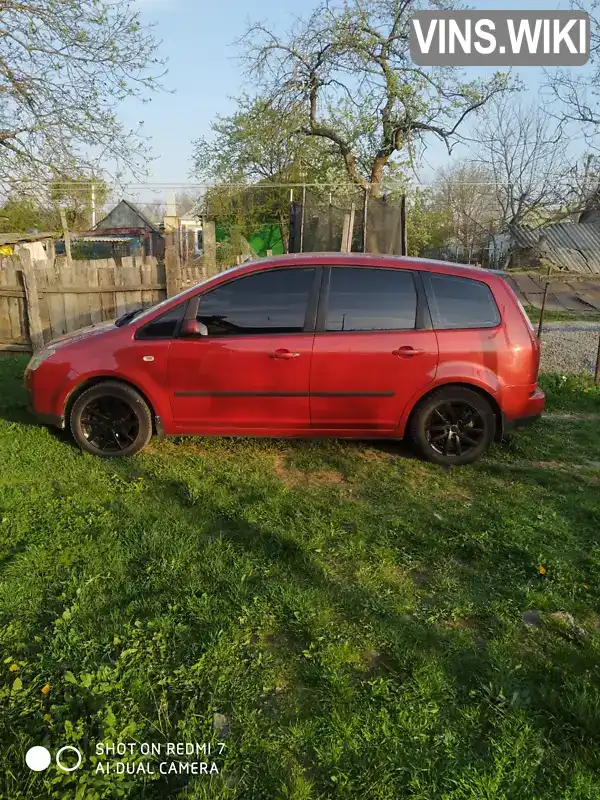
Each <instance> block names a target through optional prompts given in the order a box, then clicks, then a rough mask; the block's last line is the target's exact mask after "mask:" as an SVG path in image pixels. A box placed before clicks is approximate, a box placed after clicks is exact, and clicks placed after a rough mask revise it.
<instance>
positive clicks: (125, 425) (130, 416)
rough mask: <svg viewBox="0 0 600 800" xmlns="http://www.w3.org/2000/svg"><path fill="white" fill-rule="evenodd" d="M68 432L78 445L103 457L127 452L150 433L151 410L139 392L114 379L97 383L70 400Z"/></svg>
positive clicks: (145, 441)
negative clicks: (74, 399) (73, 400)
mask: <svg viewBox="0 0 600 800" xmlns="http://www.w3.org/2000/svg"><path fill="white" fill-rule="evenodd" d="M70 427H71V432H72V433H73V436H74V438H75V440H76V441H77V443H78V444H79V445H80V447H81V448H82V449H83V450H85V451H86V452H88V453H92V454H93V455H97V456H101V457H103V458H118V457H120V456H130V455H133V454H134V453H137V452H139V451H140V450H141V449H142V448H143V447H145V446H146V445H147V444H148V442H149V441H150V438H151V437H152V413H151V411H150V408H149V407H148V404H147V402H146V401H145V399H144V398H143V397H142V395H141V394H139V392H137V391H136V390H135V389H134V388H133V387H131V386H128V385H127V384H123V383H118V382H116V381H105V382H102V383H97V384H95V385H94V386H92V387H91V388H89V389H87V390H86V391H84V392H83V393H82V394H81V395H80V396H79V397H78V398H77V400H76V401H75V403H74V404H73V408H72V409H71V414H70Z"/></svg>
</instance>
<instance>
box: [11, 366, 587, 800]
mask: <svg viewBox="0 0 600 800" xmlns="http://www.w3.org/2000/svg"><path fill="white" fill-rule="evenodd" d="M23 366H24V360H23V359H20V358H10V359H3V360H2V361H0V570H1V572H0V652H2V654H3V655H2V659H0V703H1V713H0V736H1V744H2V747H1V749H0V797H2V798H7V799H8V798H10V800H20V798H30V797H31V798H33V797H35V798H44V800H45V798H67V797H68V798H81V800H95V798H116V797H128V798H134V799H136V800H137V798H151V799H152V800H154V799H156V800H158V798H161V800H162V799H163V798H184V797H185V798H243V799H244V800H248V799H249V800H255V798H256V800H259V799H262V798H265V800H266V799H267V798H268V799H269V800H270V799H271V798H293V799H294V800H309V798H326V797H332V798H333V797H335V798H369V800H372V799H373V800H383V798H386V800H387V799H388V798H389V800H403V799H404V798H406V799H407V800H408V798H410V799H411V800H415V799H418V800H434V799H437V798H442V799H443V800H449V799H450V798H451V799H452V800H467V798H469V799H470V800H509V799H510V800H513V798H514V800H530V799H531V800H533V798H539V799H540V800H542V799H543V800H546V798H561V799H562V800H576V799H577V800H584V798H585V799H589V800H592V799H593V800H597V798H598V797H600V549H599V540H600V470H598V469H597V468H596V467H594V466H593V462H598V461H600V436H599V434H600V420H598V419H585V420H580V421H577V420H572V419H568V418H567V419H562V418H559V419H553V420H552V419H550V420H549V421H547V422H543V423H542V424H540V425H539V426H538V427H537V428H532V429H530V430H529V431H526V432H522V433H518V434H516V435H515V436H514V437H513V439H512V440H511V442H510V443H509V444H507V445H503V446H501V447H500V446H495V447H494V448H492V450H491V451H490V454H489V456H488V457H487V458H486V460H485V461H483V462H481V463H480V464H478V465H476V466H475V467H472V468H463V469H455V470H445V469H442V468H438V467H435V466H432V465H429V464H424V463H421V462H419V461H416V460H414V459H411V458H410V457H408V455H407V453H406V451H405V450H404V449H403V448H402V447H400V446H396V445H392V444H381V445H379V444H365V443H359V442H342V441H329V442H322V443H318V442H310V441H307V442H289V441H279V440H262V441H253V440H233V439H189V440H188V439H181V440H170V441H167V442H159V441H153V442H152V444H151V446H150V448H149V449H148V451H146V452H144V453H143V454H141V455H140V456H138V457H136V458H133V459H130V460H127V461H119V462H106V461H101V460H98V459H95V458H93V457H90V456H87V455H83V454H81V453H80V452H79V451H78V450H77V449H76V448H75V447H74V446H73V445H72V444H71V443H70V442H69V440H68V438H66V437H65V436H61V435H56V434H54V433H51V432H50V431H49V430H47V429H45V428H42V427H38V426H37V425H36V424H34V423H33V421H32V420H31V419H30V418H29V417H28V416H27V414H26V412H25V410H24V396H23V391H22V388H21V373H22V370H23ZM543 382H544V384H545V387H546V389H548V390H550V391H551V393H552V394H551V397H550V403H549V405H550V407H551V408H553V409H555V410H560V411H561V412H578V411H580V410H581V409H583V410H584V411H586V412H587V413H590V412H594V410H600V397H599V396H598V393H597V392H596V390H593V391H592V390H590V385H589V383H588V382H586V381H580V382H578V383H576V382H575V381H572V382H571V383H569V384H568V385H567V384H566V382H564V381H562V379H561V377H560V376H557V377H552V376H545V377H544V379H543ZM585 389H588V391H587V392H586V391H585ZM548 462H551V463H550V467H548V466H544V464H547V463H548ZM590 462H592V465H591V466H590ZM532 609H533V610H537V611H539V612H540V614H541V625H540V626H539V627H531V628H530V627H526V626H524V625H523V623H522V619H521V617H522V614H523V612H524V611H526V610H532ZM555 612H567V613H569V614H571V615H572V616H573V618H574V621H575V625H571V624H570V623H569V622H568V621H567V622H565V621H564V620H562V621H561V619H560V618H556V617H553V616H552V614H553V613H555ZM11 668H12V669H11ZM43 689H46V693H44V692H43V691H42V690H43ZM215 713H218V714H223V715H225V716H226V717H227V719H228V724H229V727H230V732H229V734H228V735H227V736H226V737H225V738H224V737H223V736H218V737H216V736H215V734H214V731H213V715H214V714H215ZM217 739H223V741H224V742H225V743H226V747H225V750H224V752H223V754H222V755H220V756H219V755H217V756H215V757H214V761H215V762H216V764H217V765H218V768H219V770H220V774H219V775H215V776H213V777H207V776H198V777H190V776H187V777H186V776H180V777H176V776H170V777H168V776H162V775H160V773H158V772H157V773H156V774H154V775H149V776H146V777H144V776H143V775H141V774H140V775H138V776H132V775H129V776H117V775H114V774H110V775H100V774H96V773H95V769H96V756H95V755H94V753H95V746H96V743H98V742H105V741H109V742H110V741H112V742H119V741H121V742H137V743H141V742H150V743H158V742H196V741H197V742H208V741H216V740H217ZM69 743H72V744H76V745H78V746H79V747H80V749H81V750H82V751H83V752H84V762H83V765H82V767H81V768H80V769H78V770H76V771H75V772H73V773H62V772H59V771H58V770H57V768H56V767H55V766H54V765H53V766H52V767H51V768H50V769H49V770H48V771H47V772H46V773H41V774H36V773H32V772H29V770H28V769H27V768H26V767H25V765H24V754H25V752H26V750H27V749H28V748H29V747H30V746H32V745H34V744H44V745H46V746H47V747H48V748H49V749H50V750H51V751H52V752H53V753H54V752H55V751H56V750H57V749H58V747H60V746H62V745H63V744H69ZM101 760H105V759H101ZM117 760H119V759H114V761H117ZM120 760H124V761H128V762H129V763H131V764H133V763H134V762H139V761H140V760H142V761H143V759H140V757H139V755H136V756H129V757H126V758H123V759H120ZM183 760H186V759H185V758H184V759H183ZM113 763H114V762H113Z"/></svg>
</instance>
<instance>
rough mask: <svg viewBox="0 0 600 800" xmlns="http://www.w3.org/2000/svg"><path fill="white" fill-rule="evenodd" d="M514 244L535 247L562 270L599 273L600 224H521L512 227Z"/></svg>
mask: <svg viewBox="0 0 600 800" xmlns="http://www.w3.org/2000/svg"><path fill="white" fill-rule="evenodd" d="M513 246H517V247H526V248H533V249H534V250H537V251H538V252H539V254H540V255H541V256H543V257H544V258H546V259H548V261H551V262H552V263H553V264H555V265H556V266H557V267H559V268H561V269H567V270H572V271H573V272H594V273H600V226H597V225H594V224H591V223H576V222H563V223H557V224H556V225H548V226H547V227H545V228H535V229H532V228H529V227H527V226H518V227H516V228H514V229H513Z"/></svg>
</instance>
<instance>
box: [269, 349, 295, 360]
mask: <svg viewBox="0 0 600 800" xmlns="http://www.w3.org/2000/svg"><path fill="white" fill-rule="evenodd" d="M299 355H300V353H292V352H291V350H275V352H274V353H271V358H284V359H286V360H288V359H290V358H298V356H299Z"/></svg>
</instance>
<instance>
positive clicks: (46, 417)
mask: <svg viewBox="0 0 600 800" xmlns="http://www.w3.org/2000/svg"><path fill="white" fill-rule="evenodd" d="M27 409H28V411H29V413H30V414H33V416H34V417H37V419H38V421H39V422H40V424H41V425H52V427H54V428H61V429H62V428H64V427H65V421H64V419H63V418H62V417H60V416H57V415H56V414H45V413H42V412H40V411H36V410H35V407H34V404H33V392H32V390H31V389H30V388H29V387H27Z"/></svg>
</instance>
